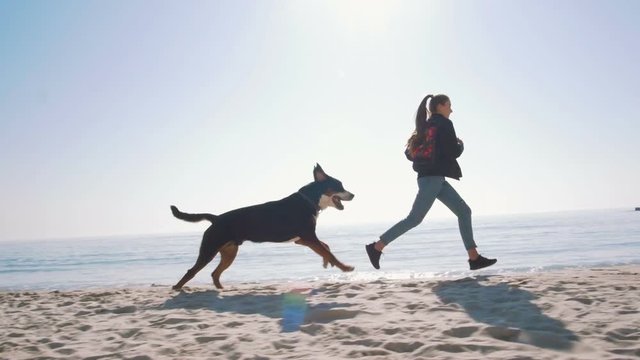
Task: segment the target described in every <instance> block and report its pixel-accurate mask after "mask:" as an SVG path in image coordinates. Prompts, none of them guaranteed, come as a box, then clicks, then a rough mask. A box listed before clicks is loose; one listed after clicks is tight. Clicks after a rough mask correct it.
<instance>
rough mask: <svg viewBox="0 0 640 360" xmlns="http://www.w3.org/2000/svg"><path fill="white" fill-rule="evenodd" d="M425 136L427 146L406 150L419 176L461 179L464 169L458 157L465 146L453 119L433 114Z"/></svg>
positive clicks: (428, 122)
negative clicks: (457, 135) (457, 134)
mask: <svg viewBox="0 0 640 360" xmlns="http://www.w3.org/2000/svg"><path fill="white" fill-rule="evenodd" d="M424 136H425V138H426V145H425V147H420V148H418V149H414V151H410V150H409V149H407V150H406V151H405V155H406V156H407V159H409V160H411V161H413V170H415V171H416V172H417V173H418V177H419V178H420V177H423V176H446V177H450V178H452V179H456V180H460V178H461V177H462V170H461V169H460V165H459V164H458V161H457V160H456V159H457V158H458V157H460V155H461V154H462V151H464V146H463V145H462V143H459V142H458V138H457V137H456V131H455V129H454V128H453V123H452V122H451V120H449V119H447V118H445V117H444V116H442V115H440V114H435V115H433V116H432V117H431V118H429V120H428V121H427V131H426V133H425V134H424ZM430 145H431V146H430Z"/></svg>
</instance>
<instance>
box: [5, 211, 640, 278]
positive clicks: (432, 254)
mask: <svg viewBox="0 0 640 360" xmlns="http://www.w3.org/2000/svg"><path fill="white" fill-rule="evenodd" d="M473 221H474V237H475V239H476V243H477V244H478V249H479V251H480V253H481V254H483V255H485V256H486V257H495V258H497V259H498V263H497V264H496V265H494V266H493V267H491V268H488V269H485V270H481V273H482V274H505V273H514V272H516V273H523V272H524V273H526V272H540V271H549V270H556V269H564V268H576V267H606V266H613V265H627V264H640V212H638V211H634V209H632V208H631V209H609V210H588V211H570V212H555V213H538V214H523V215H503V216H475V217H474V220H473ZM391 225H393V220H390V221H389V222H388V223H385V224H368V225H357V226H356V225H350V226H332V225H331V224H326V223H324V222H323V221H322V216H320V218H319V219H318V226H317V233H318V236H319V238H320V239H321V240H323V241H324V242H326V243H327V244H329V246H330V247H331V250H332V252H333V253H334V254H335V255H336V257H337V258H338V259H340V260H341V261H342V262H343V263H345V264H348V265H352V266H355V271H353V272H350V273H342V272H341V271H340V270H338V269H337V268H331V267H329V268H327V269H324V268H322V259H321V258H320V257H319V256H318V255H316V254H315V253H313V252H312V251H311V250H310V249H308V248H306V247H303V246H299V245H295V244H292V243H282V244H274V243H269V244H255V243H251V242H249V241H245V242H244V244H242V246H240V250H239V252H238V256H237V258H236V260H235V262H234V263H233V265H232V266H231V267H230V268H229V269H228V270H227V271H225V272H224V273H223V275H222V277H221V282H222V284H223V285H225V286H227V287H229V286H232V285H233V284H234V283H235V284H237V283H282V282H307V281H329V282H331V281H334V282H337V281H367V280H377V279H408V278H436V277H461V276H468V275H470V274H472V272H470V271H469V270H468V264H467V257H466V251H465V250H464V247H463V244H462V240H461V238H460V234H459V231H458V225H457V219H455V217H453V215H452V216H451V217H450V218H441V219H430V218H429V216H427V218H426V219H425V221H423V223H422V224H420V225H419V226H418V227H416V228H414V229H412V230H411V231H409V232H408V233H406V234H405V235H403V236H401V237H400V238H398V239H396V240H395V241H394V242H393V243H392V244H391V245H389V247H387V248H386V249H385V253H384V254H383V256H382V259H381V270H375V269H373V267H372V266H371V265H370V263H369V260H368V258H367V255H366V253H365V250H364V245H365V244H367V243H370V242H372V241H374V240H376V239H377V238H378V236H379V235H380V234H381V233H382V232H384V231H385V230H386V229H387V228H388V227H390V226H391ZM201 236H202V233H201V232H197V233H196V232H194V233H187V234H165V235H146V236H117V237H92V238H74V239H56V240H25V241H8V242H0V290H22V291H24V290H72V289H88V288H107V287H126V286H150V285H152V284H153V285H159V286H165V285H166V286H167V287H169V286H171V285H173V284H175V283H176V282H177V281H178V280H179V279H180V278H181V277H182V275H184V273H185V271H186V270H187V269H188V268H190V267H191V266H192V265H193V263H194V261H195V259H196V257H197V253H198V248H199V246H200V239H201ZM218 259H219V257H216V258H215V259H214V261H213V262H211V263H210V264H209V265H208V266H207V267H206V268H205V269H203V270H202V271H201V272H200V273H199V274H198V275H197V276H196V277H195V278H194V279H193V280H191V282H189V283H187V286H189V285H198V286H206V285H209V286H211V287H213V285H211V277H210V274H211V272H212V271H213V269H214V268H215V266H216V265H217V263H218ZM474 273H477V272H474Z"/></svg>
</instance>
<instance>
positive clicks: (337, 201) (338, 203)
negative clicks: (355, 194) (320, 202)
mask: <svg viewBox="0 0 640 360" xmlns="http://www.w3.org/2000/svg"><path fill="white" fill-rule="evenodd" d="M331 200H332V201H333V205H335V206H336V209H338V210H344V205H342V200H341V199H340V198H339V197H338V196H336V195H334V196H332V197H331Z"/></svg>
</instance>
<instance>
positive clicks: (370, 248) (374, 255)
mask: <svg viewBox="0 0 640 360" xmlns="http://www.w3.org/2000/svg"><path fill="white" fill-rule="evenodd" d="M375 245H376V243H374V242H372V243H371V244H369V245H365V249H367V255H369V261H371V265H373V267H374V268H376V269H380V255H382V251H378V250H376V247H375Z"/></svg>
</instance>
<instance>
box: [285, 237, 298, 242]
mask: <svg viewBox="0 0 640 360" xmlns="http://www.w3.org/2000/svg"><path fill="white" fill-rule="evenodd" d="M298 240H300V236H296V237H294V238H293V239H289V240H287V241H286V242H295V241H298Z"/></svg>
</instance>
